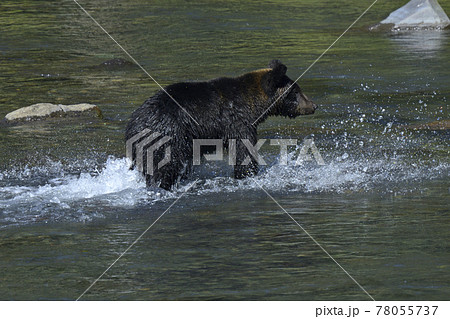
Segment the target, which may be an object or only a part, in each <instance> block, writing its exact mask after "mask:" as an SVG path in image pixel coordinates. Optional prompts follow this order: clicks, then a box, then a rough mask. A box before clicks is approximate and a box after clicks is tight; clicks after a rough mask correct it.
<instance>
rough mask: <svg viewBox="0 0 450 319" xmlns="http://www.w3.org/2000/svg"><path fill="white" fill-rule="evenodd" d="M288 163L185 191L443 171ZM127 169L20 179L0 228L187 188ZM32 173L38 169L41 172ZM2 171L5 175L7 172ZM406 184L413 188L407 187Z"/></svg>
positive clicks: (312, 188) (308, 186) (362, 187)
mask: <svg viewBox="0 0 450 319" xmlns="http://www.w3.org/2000/svg"><path fill="white" fill-rule="evenodd" d="M294 153H295V152H293V153H292V154H290V157H291V159H294V158H295V154H294ZM289 163H292V164H291V165H277V164H275V165H273V166H271V167H268V168H263V170H262V172H261V173H260V174H259V175H258V176H256V177H252V178H247V179H243V180H235V179H233V178H231V177H215V178H210V176H211V175H210V174H209V177H203V178H201V180H200V181H199V183H198V184H197V185H196V186H195V187H193V189H191V190H190V191H189V193H190V195H193V196H197V195H201V194H211V193H217V194H220V193H227V192H239V191H243V192H245V191H248V190H255V191H260V190H261V189H260V186H263V187H264V188H265V189H266V190H268V191H272V192H273V191H275V192H276V191H283V192H284V191H287V192H303V193H317V192H337V193H342V192H366V191H374V190H375V191H382V192H389V191H392V190H393V189H396V188H397V189H398V188H399V186H401V187H403V188H405V187H404V186H405V185H406V184H408V183H409V182H416V181H420V180H430V179H433V178H442V177H443V176H448V170H449V165H448V163H446V162H445V163H441V164H434V165H433V166H429V165H428V166H427V165H421V164H417V163H416V164H412V165H411V164H407V163H405V162H402V161H401V160H400V159H386V158H383V159H378V160H364V159H358V160H355V159H354V157H349V156H348V155H347V156H345V154H341V156H338V157H336V159H335V160H334V161H332V162H329V163H326V165H324V166H319V165H316V164H312V163H306V165H301V166H296V165H294V164H293V163H295V161H290V162H289ZM54 166H55V167H56V168H58V169H61V164H60V163H54ZM55 167H53V168H55ZM129 167H130V162H129V161H128V160H127V159H124V158H122V159H117V158H109V159H108V160H107V161H106V163H105V164H104V168H103V169H102V170H101V171H98V172H94V173H81V174H80V175H78V176H76V175H69V174H67V173H65V172H64V170H62V171H61V172H60V174H58V175H57V176H58V177H56V178H49V179H48V180H47V182H45V183H44V184H43V185H40V186H29V185H30V183H29V180H26V181H24V183H26V185H15V186H14V185H13V186H4V187H0V210H2V211H3V214H2V215H0V226H1V225H2V224H3V225H5V224H7V225H11V224H22V223H30V222H35V221H42V220H44V221H48V220H50V221H55V220H67V219H69V220H76V221H80V222H85V221H89V220H92V219H93V218H102V217H104V214H107V213H108V211H111V210H115V209H117V208H119V209H128V208H131V209H135V206H136V205H138V204H144V205H146V206H147V207H148V205H151V203H152V202H155V201H159V200H165V199H170V198H176V197H178V196H180V195H181V194H182V193H183V192H184V191H185V190H186V189H187V188H188V187H189V183H185V184H184V185H182V186H180V187H178V189H176V190H175V191H173V192H167V191H163V190H160V189H156V188H154V189H147V188H146V185H145V181H144V180H143V178H142V177H141V175H140V174H139V173H138V172H136V171H133V170H130V169H129ZM53 168H49V170H48V171H49V172H52V174H53V173H54V172H55V170H56V171H57V169H53ZM38 171H40V172H41V173H42V172H43V171H45V170H44V169H41V170H38ZM18 174H19V175H20V174H22V175H23V174H24V173H23V172H22V173H18ZM7 175H8V177H9V178H11V172H9V173H8V174H7ZM53 176H54V175H53ZM44 177H45V176H44ZM13 178H14V176H13ZM40 178H41V179H42V176H40ZM3 182H4V181H3ZM409 184H414V183H409ZM408 187H410V188H409V189H413V186H411V185H410V186H408ZM406 189H408V188H407V187H406ZM188 196H189V195H188Z"/></svg>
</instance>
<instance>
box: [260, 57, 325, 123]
mask: <svg viewBox="0 0 450 319" xmlns="http://www.w3.org/2000/svg"><path fill="white" fill-rule="evenodd" d="M269 68H270V69H269V71H268V72H267V73H266V74H265V76H264V77H263V79H262V87H263V89H264V91H265V92H266V94H267V95H268V96H269V98H270V99H269V100H270V105H271V109H270V110H269V114H271V115H281V116H288V117H290V118H295V117H297V116H299V115H308V114H313V113H314V111H315V110H316V109H317V105H316V104H314V102H313V101H311V100H310V99H309V98H308V97H307V96H306V95H305V94H303V93H302V90H301V88H300V86H299V85H298V84H297V83H295V82H294V81H293V80H291V79H290V78H289V77H288V76H287V75H286V71H287V67H286V66H285V65H284V64H283V63H281V61H279V60H272V61H271V62H270V64H269ZM272 104H273V105H272Z"/></svg>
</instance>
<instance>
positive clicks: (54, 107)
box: [5, 103, 102, 122]
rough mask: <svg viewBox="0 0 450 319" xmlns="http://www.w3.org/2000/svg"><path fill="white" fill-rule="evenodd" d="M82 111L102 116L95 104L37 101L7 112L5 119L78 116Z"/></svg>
mask: <svg viewBox="0 0 450 319" xmlns="http://www.w3.org/2000/svg"><path fill="white" fill-rule="evenodd" d="M81 113H83V114H84V113H86V114H89V113H92V114H94V115H95V116H97V117H102V112H101V110H100V109H99V108H98V107H97V106H96V105H94V104H87V103H81V104H72V105H63V104H51V103H37V104H33V105H30V106H26V107H22V108H20V109H18V110H15V111H13V112H11V113H8V114H6V116H5V120H6V121H7V122H16V121H26V120H32V119H39V118H47V117H56V116H76V115H79V114H81Z"/></svg>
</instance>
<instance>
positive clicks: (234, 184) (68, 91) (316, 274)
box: [0, 0, 450, 300]
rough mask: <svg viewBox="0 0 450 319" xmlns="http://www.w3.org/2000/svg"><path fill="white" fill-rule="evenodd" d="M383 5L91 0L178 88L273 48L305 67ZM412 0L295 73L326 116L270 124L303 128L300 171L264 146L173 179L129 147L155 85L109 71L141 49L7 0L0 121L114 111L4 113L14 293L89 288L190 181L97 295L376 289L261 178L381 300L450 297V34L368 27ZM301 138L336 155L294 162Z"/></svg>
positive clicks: (271, 53) (311, 295) (246, 296)
mask: <svg viewBox="0 0 450 319" xmlns="http://www.w3.org/2000/svg"><path fill="white" fill-rule="evenodd" d="M371 2H372V1H355V0H349V1H340V2H339V4H337V3H336V1H326V0H315V1H312V0H305V1H275V0H274V1H258V2H244V3H243V2H239V1H221V2H216V1H214V2H213V1H195V2H191V1H178V0H176V1H152V3H148V1H142V0H132V1H126V2H119V1H106V0H103V1H102V0H98V1H80V4H81V5H82V6H83V7H84V8H85V9H86V10H87V11H88V12H89V13H90V14H92V16H93V17H94V18H95V19H97V21H98V22H99V23H100V24H101V25H102V26H103V27H104V28H105V29H106V30H108V31H109V32H110V33H111V35H112V37H114V38H115V39H116V40H117V41H118V42H119V43H120V44H121V45H123V47H124V48H126V49H127V50H128V51H129V52H130V54H131V55H132V56H133V57H134V58H135V59H136V60H137V61H139V63H141V64H142V66H143V67H144V68H145V69H146V70H147V71H148V72H149V73H150V74H151V75H152V76H153V77H154V78H155V79H156V80H157V81H158V82H159V83H160V84H161V85H163V86H164V85H168V84H171V83H174V82H179V81H195V80H207V79H211V78H214V77H218V76H237V75H239V74H241V73H245V72H248V71H251V70H254V69H257V68H263V67H266V65H267V64H268V62H269V61H270V60H271V59H273V58H278V59H281V60H282V61H283V62H284V63H285V64H286V65H287V66H288V75H289V76H290V77H291V78H294V79H295V78H297V77H298V76H299V75H300V74H302V73H303V71H305V70H306V68H307V67H308V66H309V65H310V64H311V63H312V62H313V61H314V60H315V59H316V58H317V57H318V56H319V55H320V54H321V53H322V52H323V51H324V50H325V49H326V48H327V47H328V46H329V45H330V44H331V43H333V41H334V40H336V38H337V37H338V36H339V35H340V34H341V33H342V32H343V31H344V30H345V29H346V28H347V27H348V26H349V25H350V24H351V23H352V22H353V21H354V20H355V19H356V18H357V17H358V16H359V15H360V14H361V13H362V12H363V11H364V10H365V9H366V8H367V7H368V6H369V5H370V3H371ZM403 3H404V1H383V2H381V3H377V4H376V5H375V6H374V7H373V8H372V9H371V10H370V11H369V12H368V13H367V15H365V16H364V17H363V18H362V19H361V21H360V22H358V23H357V24H356V25H355V26H354V28H352V29H351V30H350V31H349V32H348V33H347V34H345V36H344V37H342V38H341V39H340V40H339V41H338V42H337V43H336V45H335V46H334V47H333V48H332V49H331V50H330V51H329V52H328V53H327V54H326V55H324V56H323V58H322V59H320V61H319V62H318V63H317V64H315V65H314V67H312V68H311V70H309V71H308V72H307V73H306V74H305V75H304V76H303V77H302V78H301V80H300V81H299V83H300V85H301V87H302V88H303V90H304V92H305V93H306V94H307V95H308V96H309V97H311V98H312V99H313V100H314V101H315V102H316V103H317V104H318V105H319V109H318V110H317V111H316V114H315V115H312V116H304V117H299V118H297V119H294V120H291V119H287V118H281V117H280V118H270V119H268V120H267V121H266V122H265V123H263V124H262V125H261V126H260V127H259V130H258V131H259V137H260V138H266V139H271V138H295V139H298V140H299V146H298V147H297V149H295V148H294V147H293V148H290V149H289V157H290V159H291V160H290V161H289V162H288V165H287V166H281V165H277V164H278V162H279V157H278V155H277V153H276V148H274V147H273V146H270V145H269V143H267V144H265V145H264V146H263V147H262V149H261V154H262V155H263V156H265V157H266V159H267V162H268V165H267V166H265V167H263V168H262V171H261V173H260V174H259V175H258V176H257V177H254V178H249V179H246V180H241V181H235V180H233V179H232V178H231V177H230V174H231V171H230V169H229V168H228V167H227V166H226V164H225V163H214V164H213V163H205V164H204V165H202V166H201V167H200V168H197V170H196V172H195V176H193V177H192V179H191V180H189V181H186V182H185V183H184V184H182V185H180V186H179V187H178V189H176V190H175V191H173V192H167V191H163V190H160V189H156V188H152V189H147V188H146V187H145V183H144V182H143V181H142V179H141V178H140V176H139V174H137V173H136V172H134V171H130V170H129V169H128V167H129V163H128V162H127V160H126V159H125V158H124V157H125V143H124V128H125V125H126V122H127V120H128V118H129V116H130V114H131V113H132V111H133V110H134V109H135V108H137V107H138V106H139V105H140V104H141V103H142V102H143V101H144V100H145V99H146V98H148V97H149V96H151V95H153V94H154V93H155V92H156V91H157V90H158V86H157V85H156V84H155V83H154V82H153V81H152V80H151V79H150V78H148V77H147V75H146V74H145V73H144V72H143V71H142V70H141V69H139V68H138V67H134V66H126V65H125V66H118V67H105V66H101V63H102V62H103V61H105V60H109V59H112V58H125V59H129V58H128V57H127V56H126V55H125V54H124V53H123V51H121V49H120V48H119V47H118V46H117V45H116V44H115V43H114V42H113V41H112V40H111V39H110V38H109V37H108V36H107V35H106V34H104V33H103V31H102V30H101V29H100V28H99V27H98V26H97V25H95V24H94V23H93V22H92V20H90V19H89V17H88V16H87V15H86V14H85V13H84V12H83V11H81V9H80V8H79V7H78V6H77V5H76V4H75V2H73V1H25V0H15V1H11V0H3V1H2V5H1V6H2V10H1V12H0V28H1V30H2V32H1V33H0V82H1V86H0V116H1V117H3V116H4V115H6V114H7V113H8V112H11V111H13V110H15V109H17V108H19V107H23V106H27V105H30V104H33V103H38V102H51V103H62V104H74V103H82V102H87V103H93V104H97V105H98V106H99V107H100V108H101V109H102V110H103V114H104V118H103V119H92V118H84V117H80V118H75V119H73V118H63V119H50V120H48V121H35V122H30V123H26V124H23V125H16V126H0V141H1V143H0V268H1V269H2V275H1V277H0V299H4V300H30V299H32V300H74V299H77V298H78V297H79V296H80V295H81V294H82V293H83V292H84V291H85V290H86V289H87V288H88V287H89V285H90V284H91V283H92V282H93V281H94V280H95V279H97V278H98V277H99V276H100V275H101V274H102V273H103V271H105V269H106V268H107V267H108V266H109V265H110V264H111V263H112V262H114V261H115V260H116V259H117V258H118V257H119V255H120V254H121V253H122V252H123V251H124V250H125V249H126V248H127V247H128V246H129V245H130V244H131V243H132V242H133V241H134V240H135V239H136V238H138V236H139V235H141V234H142V233H143V232H144V231H145V230H146V229H147V228H148V227H149V225H151V224H152V223H153V222H154V221H155V220H156V219H157V218H158V217H159V216H160V215H161V214H162V213H164V212H165V211H166V210H167V208H168V207H169V206H170V205H171V204H172V203H173V202H174V200H176V198H178V197H179V196H181V195H182V194H184V195H183V196H182V197H181V198H180V199H179V200H178V201H177V202H176V203H175V204H174V205H173V207H172V208H171V209H170V210H169V211H168V212H167V213H166V214H165V215H164V216H163V217H162V218H161V219H160V220H158V222H157V223H155V225H154V226H153V227H152V228H151V229H150V230H149V231H148V232H147V233H146V234H145V235H144V236H143V237H142V238H141V239H140V240H139V241H138V242H137V243H136V244H135V245H134V246H133V247H132V248H131V249H130V250H129V251H128V252H127V253H126V254H125V255H124V256H123V257H122V258H121V259H120V260H119V261H118V262H117V263H116V264H115V265H114V266H113V267H112V268H111V269H110V270H109V271H108V272H107V273H106V274H105V275H104V276H103V277H102V278H101V279H100V280H99V281H98V282H97V283H96V284H95V285H94V286H93V287H92V288H91V289H90V290H89V291H88V292H87V293H86V294H85V295H83V297H82V299H83V300H180V299H185V300H194V299H195V300H209V299H214V300H369V299H370V298H369V296H368V295H367V294H366V293H365V292H364V291H363V290H362V289H361V288H360V287H358V285H357V284H356V283H355V282H354V281H352V279H350V278H349V277H348V276H347V275H346V274H345V273H344V272H343V271H342V269H341V268H340V267H338V265H336V263H335V262H333V260H332V259H330V258H329V257H328V256H327V255H326V254H325V253H324V251H323V250H321V248H320V247H318V246H317V244H316V243H315V242H314V241H312V240H311V238H310V237H308V236H307V235H306V233H305V232H304V231H303V230H302V229H301V228H300V227H299V226H298V225H297V224H295V223H294V222H293V220H292V219H291V218H289V216H288V215H287V214H286V213H285V212H283V210H282V209H281V208H280V207H279V206H278V205H277V204H276V203H275V202H274V201H273V200H272V199H271V198H270V197H269V196H268V195H267V194H266V193H265V192H264V191H263V190H262V189H261V188H260V186H262V187H263V188H264V189H265V190H266V191H267V192H268V193H269V194H270V196H272V197H273V199H275V200H276V201H277V202H278V203H279V204H280V205H281V206H282V207H283V208H284V209H285V210H286V212H288V213H289V214H291V216H292V217H293V218H294V219H295V220H296V221H297V222H298V223H299V224H300V225H301V226H302V227H303V228H304V229H305V230H306V231H307V232H308V233H309V234H310V235H311V236H312V237H313V238H314V239H315V240H316V241H317V242H318V243H320V245H322V247H323V248H324V249H325V250H326V251H327V252H328V253H329V254H330V255H331V256H333V258H334V259H335V260H336V261H337V262H338V263H339V264H340V265H341V266H342V267H343V268H344V269H345V270H346V271H348V273H349V274H351V276H352V277H353V278H354V279H355V280H356V281H357V282H358V283H359V284H360V285H361V286H362V287H364V289H365V290H366V291H367V292H368V293H369V294H370V295H371V296H372V297H373V298H374V299H377V300H424V299H430V300H443V299H444V300H445V299H448V297H449V295H450V256H449V245H448V243H449V241H450V230H449V229H450V228H449V225H450V213H449V190H450V183H449V166H450V165H449V164H450V163H449V157H448V155H449V151H450V147H449V140H450V139H449V138H450V134H449V130H448V127H449V125H448V120H449V112H448V108H449V98H450V85H449V83H450V31H449V30H441V31H438V30H430V31H415V32H398V33H385V32H369V31H368V30H367V29H368V26H370V25H373V24H375V23H376V22H378V21H380V20H382V19H383V18H385V17H386V16H387V15H388V14H389V13H390V12H391V11H392V10H394V9H396V8H397V7H399V6H401V5H402V4H403ZM441 5H442V6H443V8H444V9H445V10H446V11H447V13H449V12H450V3H449V2H447V1H441ZM446 121H447V122H446ZM431 122H437V123H438V124H437V125H436V124H431V129H430V125H428V126H427V125H426V123H431ZM307 137H308V138H313V139H314V141H315V144H316V146H317V147H318V149H319V151H320V153H321V155H322V157H323V159H324V161H325V165H324V166H320V165H316V164H314V163H313V162H306V163H304V164H302V165H294V162H295V158H296V157H297V155H298V151H299V148H300V146H301V142H302V140H303V139H304V138H307ZM197 177H198V178H199V180H198V181H197V183H196V184H195V185H193V186H192V183H193V181H194V179H195V178H197ZM190 186H192V187H191V188H190V189H188V188H189V187H190ZM186 190H187V192H186V193H184V192H185V191H186Z"/></svg>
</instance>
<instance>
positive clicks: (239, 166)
mask: <svg viewBox="0 0 450 319" xmlns="http://www.w3.org/2000/svg"><path fill="white" fill-rule="evenodd" d="M253 144H254V143H253V142H252V145H253ZM258 170H259V168H258V162H257V161H256V160H255V158H254V157H253V156H252V154H251V153H250V151H249V150H248V148H247V146H245V144H244V143H243V141H242V140H237V141H236V165H235V166H234V178H237V179H242V178H246V177H249V176H254V175H256V174H258Z"/></svg>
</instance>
